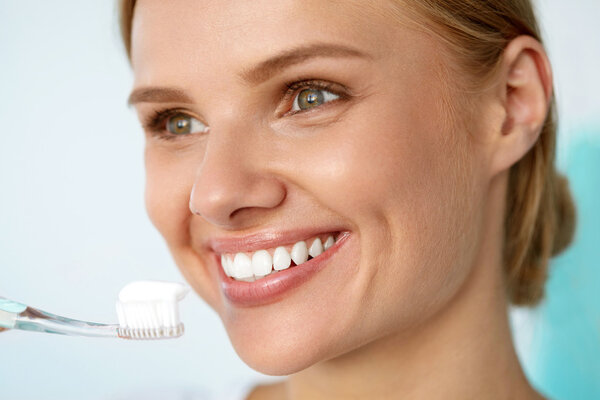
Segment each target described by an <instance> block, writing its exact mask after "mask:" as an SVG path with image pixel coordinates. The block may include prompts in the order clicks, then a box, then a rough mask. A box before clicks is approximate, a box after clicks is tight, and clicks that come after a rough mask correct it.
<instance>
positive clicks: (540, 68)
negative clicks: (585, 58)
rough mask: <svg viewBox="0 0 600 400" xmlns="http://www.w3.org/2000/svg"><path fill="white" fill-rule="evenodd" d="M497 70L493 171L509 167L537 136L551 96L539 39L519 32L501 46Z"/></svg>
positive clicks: (527, 149) (549, 81) (550, 84)
mask: <svg viewBox="0 0 600 400" xmlns="http://www.w3.org/2000/svg"><path fill="white" fill-rule="evenodd" d="M501 63H502V64H501V68H500V70H499V79H500V81H499V83H500V85H499V87H500V93H499V94H500V98H501V102H502V107H503V111H504V112H503V114H504V121H503V123H502V127H501V129H500V131H499V132H496V133H494V135H495V138H494V140H493V141H492V142H493V143H494V149H493V157H492V160H491V161H492V165H491V168H492V173H493V174H496V173H499V172H502V171H505V170H507V169H509V168H510V167H511V166H512V165H514V164H515V163H517V162H518V161H519V160H520V159H521V158H523V157H524V156H525V154H527V152H528V151H529V150H530V149H531V148H532V147H533V145H534V144H535V143H536V141H537V140H538V137H539V135H540V132H541V130H542V127H543V125H544V122H545V120H546V116H547V114H548V109H549V107H550V101H551V98H552V69H551V67H550V62H549V60H548V56H547V55H546V52H545V51H544V48H543V46H542V44H541V43H540V42H538V41H537V40H535V39H534V38H533V37H531V36H519V37H517V38H515V39H514V40H512V41H511V42H510V43H509V44H508V46H507V47H506V49H505V50H504V54H503V58H502V61H501Z"/></svg>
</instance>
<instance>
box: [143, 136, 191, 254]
mask: <svg viewBox="0 0 600 400" xmlns="http://www.w3.org/2000/svg"><path fill="white" fill-rule="evenodd" d="M174 157H175V158H176V157H177V156H174V155H172V154H168V153H166V152H163V151H160V149H158V148H156V147H154V146H152V145H147V146H146V150H145V165H146V192H145V201H146V208H147V210H148V215H149V216H150V219H151V221H152V223H153V224H154V225H155V226H156V228H157V229H158V230H159V232H160V233H161V234H162V236H163V237H164V238H165V240H166V241H167V244H168V245H169V247H171V248H173V247H174V246H181V245H184V244H185V243H186V242H187V240H188V229H187V222H188V219H189V217H190V216H191V213H190V210H189V198H190V192H191V187H192V185H193V177H194V166H193V165H190V164H191V163H190V161H182V160H175V159H173V158H174Z"/></svg>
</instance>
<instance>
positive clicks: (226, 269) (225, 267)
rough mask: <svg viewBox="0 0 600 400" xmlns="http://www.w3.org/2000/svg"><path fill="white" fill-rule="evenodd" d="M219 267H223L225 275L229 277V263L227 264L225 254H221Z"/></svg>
mask: <svg viewBox="0 0 600 400" xmlns="http://www.w3.org/2000/svg"><path fill="white" fill-rule="evenodd" d="M221 267H223V271H225V275H227V276H231V274H230V273H229V263H228V262H227V256H225V254H221Z"/></svg>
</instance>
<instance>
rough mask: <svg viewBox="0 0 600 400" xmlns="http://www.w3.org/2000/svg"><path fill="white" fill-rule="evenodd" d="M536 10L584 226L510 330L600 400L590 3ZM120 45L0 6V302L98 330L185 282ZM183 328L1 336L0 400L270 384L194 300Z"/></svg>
mask: <svg viewBox="0 0 600 400" xmlns="http://www.w3.org/2000/svg"><path fill="white" fill-rule="evenodd" d="M539 5H540V11H541V13H540V15H541V17H542V25H543V27H544V31H545V36H546V38H547V42H548V47H549V51H550V56H551V59H552V61H553V64H554V71H555V75H556V90H557V95H558V99H559V110H560V128H561V129H560V132H561V136H560V153H559V161H560V164H561V166H562V167H563V169H567V170H568V171H569V173H570V174H572V175H573V180H574V182H573V186H574V189H575V192H576V196H577V199H578V201H579V202H580V203H581V206H583V208H585V210H584V211H585V212H587V214H584V215H581V216H580V221H581V225H580V227H581V230H580V231H579V232H578V236H577V238H578V240H577V242H576V244H575V246H574V247H573V249H572V250H571V251H570V252H568V253H566V254H565V255H564V256H562V257H561V258H560V259H558V260H557V263H556V264H557V265H556V266H555V268H553V270H552V273H551V278H550V281H549V283H548V288H549V294H548V301H547V302H546V303H544V304H543V305H542V306H541V307H539V308H537V309H535V310H515V311H514V313H513V323H514V327H515V331H516V339H517V347H518V350H519V353H520V355H521V358H522V359H523V361H524V363H525V366H526V369H527V372H528V374H529V375H530V377H531V378H532V380H533V381H534V383H535V384H536V385H537V386H538V387H540V388H541V389H542V390H543V391H545V392H546V393H547V394H548V395H550V396H551V397H553V398H557V399H558V398H560V399H592V398H594V397H595V398H600V387H599V384H598V382H600V367H599V361H598V359H600V348H599V347H600V345H599V343H600V314H599V311H598V310H599V308H600V298H599V295H598V293H599V292H600V290H599V289H600V276H599V268H600V263H599V261H598V259H599V256H600V254H599V253H598V247H599V246H598V242H599V239H598V238H599V236H598V235H599V229H598V225H600V215H599V213H598V210H595V207H597V204H598V200H597V199H598V196H599V195H600V180H599V173H598V171H599V170H600V163H599V162H598V159H599V158H600V156H599V154H600V150H599V148H600V145H598V143H600V105H599V102H598V100H597V95H598V93H600V79H599V77H598V71H600V33H599V32H598V29H597V20H598V18H600V2H598V1H597V0H588V1H585V0H578V1H569V2H566V1H562V0H549V1H540V2H539ZM117 31H118V29H117V24H116V14H115V10H114V5H113V2H112V1H93V2H92V1H81V0H80V1H76V0H70V1H69V0H54V1H43V0H37V1H33V0H0V129H1V134H0V295H4V296H6V297H9V298H13V299H15V300H21V301H25V302H27V303H28V304H31V305H35V306H40V307H42V306H43V308H44V309H47V310H49V311H52V312H55V313H59V314H63V315H67V316H72V317H79V318H84V319H90V320H95V321H107V322H112V321H114V320H115V311H114V301H115V299H116V296H117V293H118V291H119V290H120V288H121V287H122V286H123V285H125V284H126V283H128V282H130V281H133V280H137V279H141V278H143V279H146V278H149V279H164V280H180V281H181V280H182V278H181V276H180V274H179V272H178V271H177V270H176V267H175V266H174V264H173V262H172V260H171V258H170V256H169V254H168V252H167V250H166V247H165V245H164V244H163V241H162V239H161V238H160V236H159V235H158V234H157V233H156V232H155V230H154V228H153V227H152V226H151V224H150V223H149V221H148V220H147V217H146V214H145V210H144V205H143V181H144V172H143V164H142V149H143V140H142V133H141V130H140V128H139V125H138V122H137V119H136V117H135V115H134V113H133V112H132V111H130V110H128V109H127V107H126V106H125V99H126V97H127V95H128V92H129V90H130V88H131V83H132V77H131V72H130V71H129V67H128V65H127V63H126V61H125V58H124V56H123V54H122V49H121V47H120V42H119V38H118V34H117ZM593 143H596V145H594V144H593ZM574 154H575V155H574ZM592 169H593V172H592ZM593 235H596V236H593ZM182 314H183V319H184V320H185V323H186V328H187V331H188V334H187V335H185V336H184V337H183V338H181V339H179V340H172V341H161V342H153V343H136V342H121V341H115V340H99V339H86V338H72V337H61V336H53V335H52V336H51V335H42V334H35V333H23V332H5V333H3V334H1V336H0V399H15V400H20V399H40V398H41V399H100V398H102V399H104V398H107V397H108V396H112V395H114V396H118V395H119V396H120V395H126V394H128V393H134V392H137V391H140V390H142V391H154V390H155V389H158V388H160V389H164V390H167V391H168V390H170V389H171V388H177V389H183V390H190V391H203V390H204V391H220V390H221V389H223V388H226V387H228V386H229V385H230V384H232V383H236V382H249V381H252V380H256V379H273V378H270V377H265V376H263V375H261V374H258V373H256V372H254V371H252V370H251V369H250V368H248V367H247V366H246V365H245V364H243V363H242V362H241V361H240V360H239V359H238V358H237V356H236V355H235V353H234V351H233V349H232V347H231V345H230V344H229V341H228V339H227V334H226V332H225V331H224V329H223V327H222V326H221V323H220V321H219V319H218V318H217V316H216V315H215V314H214V312H212V311H211V310H210V309H209V308H208V307H207V306H206V305H205V304H204V303H203V302H202V301H201V300H199V299H198V297H197V296H195V295H193V294H192V295H190V298H188V299H187V300H186V301H185V302H184V303H183V304H182ZM141 398H149V397H147V396H143V397H141Z"/></svg>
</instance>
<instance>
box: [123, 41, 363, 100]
mask: <svg viewBox="0 0 600 400" xmlns="http://www.w3.org/2000/svg"><path fill="white" fill-rule="evenodd" d="M319 57H333V58H353V57H356V58H365V59H370V58H372V57H371V56H370V55H369V54H367V53H364V52H362V51H360V50H357V49H354V48H352V47H347V46H344V45H340V44H328V43H313V44H310V45H305V46H301V47H297V48H294V49H290V50H285V51H283V52H281V53H279V54H276V55H275V56H273V57H271V58H268V59H266V60H265V61H262V62H260V63H259V64H258V65H256V66H255V67H252V68H251V69H247V70H244V71H243V72H242V73H241V74H240V77H241V78H242V80H243V81H245V82H247V83H248V84H251V85H258V84H260V83H263V82H265V81H267V80H269V79H270V78H272V77H273V76H275V75H277V74H278V73H280V72H282V71H283V70H285V69H286V68H289V67H291V66H293V65H296V64H300V63H303V62H306V61H308V60H311V59H314V58H319ZM168 102H172V103H193V99H192V98H191V97H190V96H189V95H188V94H186V92H185V91H184V90H182V89H179V88H174V87H155V86H150V87H142V88H139V89H135V90H134V91H133V92H131V94H130V95H129V98H128V100H127V105H129V106H132V105H134V104H137V103H168Z"/></svg>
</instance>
